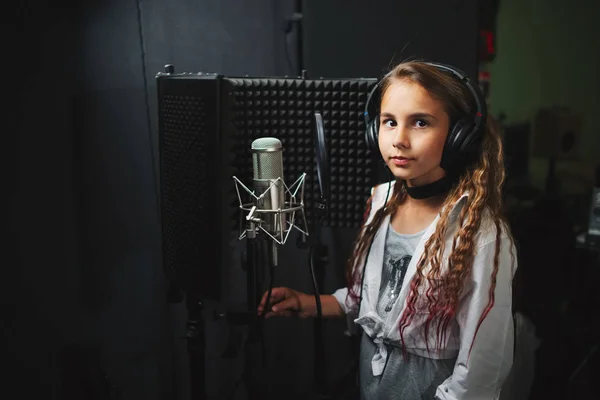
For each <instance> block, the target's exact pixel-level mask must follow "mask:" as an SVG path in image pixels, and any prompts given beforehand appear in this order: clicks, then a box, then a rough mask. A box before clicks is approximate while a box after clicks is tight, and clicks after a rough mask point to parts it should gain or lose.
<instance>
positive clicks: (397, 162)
mask: <svg viewBox="0 0 600 400" xmlns="http://www.w3.org/2000/svg"><path fill="white" fill-rule="evenodd" d="M411 161H412V158H406V157H392V162H393V163H394V165H397V166H399V167H401V166H404V165H406V164H408V163H409V162H411Z"/></svg>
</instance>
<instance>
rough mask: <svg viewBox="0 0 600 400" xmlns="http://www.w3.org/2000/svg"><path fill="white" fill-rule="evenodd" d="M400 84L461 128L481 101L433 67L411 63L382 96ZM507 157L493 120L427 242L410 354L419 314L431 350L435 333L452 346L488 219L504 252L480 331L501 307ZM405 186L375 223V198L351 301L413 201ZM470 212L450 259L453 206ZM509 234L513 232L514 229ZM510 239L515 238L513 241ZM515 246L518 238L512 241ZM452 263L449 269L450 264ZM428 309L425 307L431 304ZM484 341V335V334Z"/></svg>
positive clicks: (394, 74) (413, 287)
mask: <svg viewBox="0 0 600 400" xmlns="http://www.w3.org/2000/svg"><path fill="white" fill-rule="evenodd" d="M396 80H407V81H410V82H413V83H417V84H419V85H421V86H422V87H423V88H424V89H426V90H427V92H428V93H429V94H430V95H431V96H432V97H434V98H436V99H438V100H440V101H441V102H442V103H443V104H444V107H445V111H446V113H447V114H448V116H449V118H450V123H451V124H452V123H454V122H456V121H457V120H458V119H460V118H461V117H463V116H464V115H474V114H475V112H476V105H475V101H474V99H473V98H472V94H471V93H470V92H469V91H468V89H467V88H466V87H465V86H464V85H463V84H462V83H461V82H460V81H458V80H457V79H456V78H455V77H453V76H451V75H449V74H448V73H446V72H442V71H440V70H439V69H437V68H436V67H433V66H430V65H428V64H425V63H422V62H418V61H411V62H405V63H401V64H399V65H398V66H396V67H395V68H394V69H393V70H392V71H391V72H390V73H389V74H388V75H387V76H386V78H384V81H383V82H382V83H381V87H382V89H381V93H382V94H381V96H383V93H385V91H386V90H387V88H389V86H390V85H391V84H392V83H393V82H394V81H396ZM504 179H505V173H504V155H503V149H502V140H501V138H500V135H499V129H498V127H497V124H496V122H495V121H494V120H493V119H492V118H491V117H488V119H487V121H486V127H485V131H484V134H483V137H482V140H481V144H480V151H479V153H478V154H477V155H476V156H475V157H473V160H472V161H471V163H470V164H469V165H468V166H467V167H466V168H465V169H464V170H463V171H462V172H461V173H460V175H459V176H458V178H457V179H456V183H455V184H454V185H453V187H452V188H451V189H450V191H449V192H448V194H447V196H446V198H445V200H444V202H443V205H442V208H441V210H442V212H441V215H440V218H439V221H438V223H437V226H436V230H435V232H434V233H433V234H432V235H431V237H430V238H429V239H428V240H427V242H426V244H425V247H424V252H423V254H422V256H421V258H420V259H419V261H418V263H417V270H416V273H415V275H414V277H413V278H412V280H411V282H410V292H409V295H408V297H407V300H406V308H405V310H404V313H403V314H402V317H401V319H400V323H399V325H400V326H399V329H400V337H401V340H402V347H403V348H405V347H406V346H405V341H404V332H405V330H406V328H407V327H408V326H410V324H411V323H412V322H413V318H414V317H415V314H416V311H417V308H421V307H427V308H428V313H427V320H426V321H425V323H424V325H423V326H424V332H423V333H424V336H425V343H426V346H427V350H428V351H429V349H430V347H429V340H428V338H429V332H430V330H431V329H435V330H436V337H437V340H436V345H437V348H438V349H442V348H444V347H445V345H446V343H447V339H448V335H447V332H448V328H449V326H450V323H451V322H452V320H453V318H454V316H455V314H456V311H457V308H458V305H459V301H460V294H461V292H462V290H463V287H464V285H465V281H466V280H467V278H468V277H469V276H470V275H471V270H472V267H473V259H474V256H475V246H476V243H475V239H476V234H477V232H478V231H479V229H480V226H481V221H482V219H483V217H484V215H485V216H486V218H490V219H491V221H492V222H493V224H494V225H495V231H496V252H495V257H494V266H493V270H492V276H491V288H490V291H489V300H488V304H487V307H486V308H485V310H484V312H483V314H482V315H481V318H480V320H479V324H478V326H477V330H478V329H479V326H480V325H481V323H482V321H483V320H484V319H485V317H486V316H487V314H488V313H489V311H490V310H491V308H492V307H493V306H494V291H495V287H496V276H497V273H498V258H499V252H500V236H501V234H502V230H503V226H506V225H507V224H506V221H505V219H504V217H503V213H502V211H503V204H502V188H503V184H504ZM403 183H404V182H402V181H399V180H398V181H397V182H396V184H395V185H393V186H394V189H393V192H392V194H391V196H390V199H389V201H388V202H387V204H386V206H385V207H381V208H379V209H378V210H377V212H376V213H375V215H374V216H373V218H372V220H371V222H370V223H368V224H367V223H366V217H367V216H368V215H369V213H370V208H371V202H372V197H371V199H369V201H368V203H367V211H366V213H365V222H364V223H363V229H362V230H361V232H360V234H359V236H358V238H357V239H356V242H355V246H354V252H353V254H352V255H351V257H350V259H349V261H348V264H347V268H346V279H347V282H348V288H349V291H348V292H349V296H351V297H352V298H353V299H354V300H356V301H358V300H359V298H360V296H361V294H360V290H362V289H358V288H361V287H362V276H363V273H364V271H363V269H364V265H366V259H367V258H368V252H369V250H370V246H371V243H372V241H373V238H374V236H375V233H376V232H377V230H378V229H379V227H380V225H381V223H382V221H383V220H384V219H385V217H386V216H387V215H393V214H394V213H395V212H396V210H397V209H398V207H399V206H400V205H401V204H402V203H403V202H404V201H405V199H406V196H407V194H406V191H405V189H404V184H403ZM464 193H468V196H467V197H466V198H465V199H464V205H463V207H462V209H461V211H460V213H459V215H458V218H457V219H456V222H457V226H458V228H457V229H456V232H455V233H454V234H453V240H452V248H451V252H450V255H449V256H448V255H446V258H444V254H445V250H446V249H445V247H446V236H447V234H448V229H449V226H450V225H451V224H450V220H451V215H450V212H451V210H452V208H453V207H452V206H453V205H454V204H455V203H456V202H457V201H458V200H459V199H460V197H461V196H462V195H463V194H464ZM506 232H508V229H507V230H506ZM509 238H511V237H510V236H509ZM511 240H512V238H511ZM443 264H445V265H443ZM423 304H425V305H423ZM475 334H477V331H476V333H475Z"/></svg>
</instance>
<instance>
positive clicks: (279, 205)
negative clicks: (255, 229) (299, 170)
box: [252, 137, 286, 265]
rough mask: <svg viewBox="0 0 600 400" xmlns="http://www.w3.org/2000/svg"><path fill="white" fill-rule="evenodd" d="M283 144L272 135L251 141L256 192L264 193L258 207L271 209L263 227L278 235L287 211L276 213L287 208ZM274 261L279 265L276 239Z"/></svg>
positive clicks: (257, 204) (256, 193) (282, 227)
mask: <svg viewBox="0 0 600 400" xmlns="http://www.w3.org/2000/svg"><path fill="white" fill-rule="evenodd" d="M282 154H283V148H282V145H281V141H280V140H279V139H276V138H272V137H264V138H259V139H256V140H255V141H253V142H252V175H253V177H252V178H253V188H254V194H255V195H256V196H260V195H261V194H262V193H264V196H263V197H261V198H259V199H258V200H257V201H256V204H255V205H256V208H257V209H259V210H272V211H274V212H273V213H263V214H262V215H263V221H262V223H261V225H262V227H263V228H264V229H265V230H266V231H267V232H269V233H270V234H271V235H273V236H275V237H279V236H280V233H281V232H282V231H283V230H284V228H285V224H286V218H285V213H276V212H275V211H277V210H283V209H284V208H285V189H284V185H283V182H284V181H283V155H282ZM273 263H274V265H277V264H278V262H277V243H275V242H273Z"/></svg>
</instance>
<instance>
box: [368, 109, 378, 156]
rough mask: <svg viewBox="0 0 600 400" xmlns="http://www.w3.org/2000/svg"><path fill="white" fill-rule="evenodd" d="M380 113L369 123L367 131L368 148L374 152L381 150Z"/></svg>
mask: <svg viewBox="0 0 600 400" xmlns="http://www.w3.org/2000/svg"><path fill="white" fill-rule="evenodd" d="M378 135H379V115H377V116H375V118H373V119H372V120H371V121H369V123H368V124H367V129H366V132H365V136H366V142H367V148H368V149H369V150H370V151H372V152H377V153H378V152H379V138H378Z"/></svg>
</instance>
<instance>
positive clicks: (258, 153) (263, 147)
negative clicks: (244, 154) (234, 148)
mask: <svg viewBox="0 0 600 400" xmlns="http://www.w3.org/2000/svg"><path fill="white" fill-rule="evenodd" d="M252 164H253V168H252V171H253V178H254V179H277V178H281V179H283V158H282V145H281V141H280V140H279V139H277V138H272V137H264V138H259V139H256V140H255V141H253V142H252Z"/></svg>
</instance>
